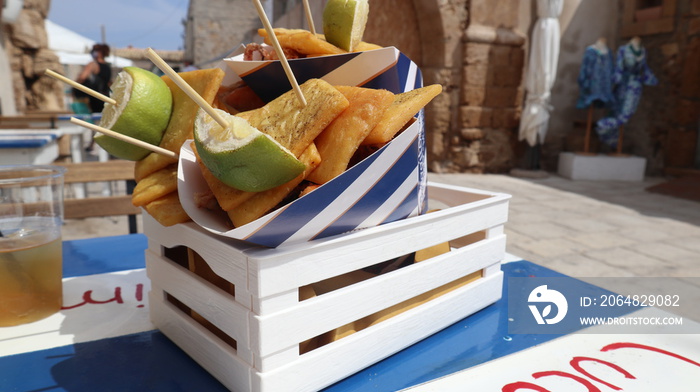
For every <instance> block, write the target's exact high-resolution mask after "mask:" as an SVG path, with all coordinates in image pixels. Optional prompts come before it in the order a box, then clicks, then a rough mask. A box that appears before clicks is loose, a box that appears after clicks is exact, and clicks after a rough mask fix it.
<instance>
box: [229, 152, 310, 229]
mask: <svg viewBox="0 0 700 392" xmlns="http://www.w3.org/2000/svg"><path fill="white" fill-rule="evenodd" d="M299 160H300V161H301V162H302V163H304V164H305V165H306V170H304V172H303V173H301V174H300V175H298V176H297V178H295V179H293V180H292V181H289V182H287V183H285V184H282V185H280V186H278V187H275V188H272V189H269V190H266V191H263V192H258V193H256V194H255V195H254V196H253V197H251V198H250V199H248V200H247V201H245V202H243V203H241V204H240V205H239V206H238V207H236V208H234V209H233V210H231V211H228V216H229V218H230V219H231V222H233V225H234V226H235V227H240V226H243V225H245V224H247V223H250V222H252V221H254V220H256V219H258V218H260V217H261V216H263V215H265V214H266V213H267V212H268V211H270V210H271V209H273V208H275V207H276V206H277V205H278V204H279V203H280V202H281V201H282V200H284V198H285V197H287V195H289V194H290V193H291V192H292V191H293V190H294V189H295V188H296V187H297V185H299V184H300V183H301V182H302V181H304V178H305V177H306V176H308V175H309V173H311V172H312V171H313V170H314V169H315V168H316V167H317V166H318V164H319V163H320V162H321V156H320V155H319V154H318V150H317V149H316V146H315V145H314V144H313V143H312V144H310V145H309V146H308V147H307V148H306V150H305V151H304V153H303V154H301V156H299Z"/></svg>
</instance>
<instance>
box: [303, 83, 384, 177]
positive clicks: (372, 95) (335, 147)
mask: <svg viewBox="0 0 700 392" xmlns="http://www.w3.org/2000/svg"><path fill="white" fill-rule="evenodd" d="M336 88H337V89H338V91H340V92H341V93H343V95H344V96H345V98H347V99H348V101H349V102H350V106H348V108H347V109H345V111H343V113H341V114H340V115H339V116H338V117H336V119H335V120H333V122H332V123H331V124H330V125H329V126H328V127H327V128H326V129H325V130H324V131H323V132H322V133H321V134H320V135H319V136H318V137H317V138H316V140H315V143H316V147H317V148H318V152H319V153H320V154H321V159H322V161H321V164H320V165H319V167H318V168H317V169H316V170H314V172H313V173H311V175H309V177H308V180H309V181H312V182H315V183H317V184H325V183H326V182H328V181H330V180H332V179H333V178H335V177H337V176H338V175H340V174H342V173H343V172H344V171H345V170H346V169H347V168H348V164H349V162H350V159H352V156H353V154H355V151H357V148H358V147H359V146H360V143H362V141H364V140H365V138H366V137H367V135H368V134H369V133H370V131H371V130H372V129H373V128H374V127H375V126H376V125H377V124H378V123H379V120H381V118H382V116H383V115H384V112H385V111H386V110H387V109H388V108H389V106H390V105H391V104H392V102H393V101H394V94H392V93H391V92H390V91H387V90H374V89H369V88H362V87H351V86H336Z"/></svg>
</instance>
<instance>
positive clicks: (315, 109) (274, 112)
mask: <svg viewBox="0 0 700 392" xmlns="http://www.w3.org/2000/svg"><path fill="white" fill-rule="evenodd" d="M299 87H300V89H301V91H302V93H303V94H304V98H306V106H304V107H302V105H301V102H299V99H297V96H296V94H295V93H294V91H293V90H290V91H288V92H286V93H284V94H282V95H280V96H279V97H277V98H275V99H274V100H273V101H271V102H270V103H268V104H267V105H265V106H263V107H262V108H260V109H255V110H251V111H248V112H243V113H239V114H237V115H236V116H239V117H242V118H244V119H246V120H248V122H249V123H250V125H252V126H253V127H255V128H257V129H259V130H260V132H262V133H266V134H268V135H269V136H270V137H272V138H273V139H275V140H276V141H277V142H278V143H279V144H281V145H282V146H284V147H285V148H286V149H288V150H289V151H291V153H292V154H294V156H296V157H299V155H301V153H302V152H304V150H306V147H308V146H309V145H310V144H311V142H313V141H314V139H315V138H316V136H318V135H319V134H320V133H321V132H322V131H323V130H324V129H325V128H326V127H327V126H328V124H330V123H331V122H332V121H333V120H334V119H335V118H336V117H338V115H339V114H340V113H342V112H343V110H345V109H346V108H347V107H348V106H349V105H350V103H349V102H348V100H347V98H345V96H344V95H343V94H342V93H341V92H340V91H338V90H337V89H336V88H335V87H333V86H331V85H330V84H329V83H328V82H326V81H323V80H321V79H309V80H307V81H306V82H304V83H303V84H302V85H301V86H299Z"/></svg>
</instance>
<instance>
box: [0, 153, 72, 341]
mask: <svg viewBox="0 0 700 392" xmlns="http://www.w3.org/2000/svg"><path fill="white" fill-rule="evenodd" d="M64 170H65V169H63V168H61V167H57V166H37V165H16V166H0V327H7V326H13V325H19V324H25V323H29V322H32V321H37V320H40V319H43V318H45V317H48V316H50V315H52V314H54V313H56V312H57V311H59V310H60V309H61V304H62V296H63V291H62V278H63V276H62V247H61V224H62V221H63V173H64Z"/></svg>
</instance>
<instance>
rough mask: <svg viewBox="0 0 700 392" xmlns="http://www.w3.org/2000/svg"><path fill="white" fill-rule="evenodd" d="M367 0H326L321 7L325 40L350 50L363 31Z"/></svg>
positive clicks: (357, 41) (365, 20)
mask: <svg viewBox="0 0 700 392" xmlns="http://www.w3.org/2000/svg"><path fill="white" fill-rule="evenodd" d="M368 15H369V2H368V1H367V0H328V3H326V6H325V7H324V8H323V34H324V35H325V36H326V41H328V42H330V43H332V44H333V45H335V46H337V47H339V48H341V49H343V50H347V51H348V52H352V51H353V49H355V46H357V44H359V43H360V41H362V35H363V34H364V33H365V25H366V24H367V16H368Z"/></svg>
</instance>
